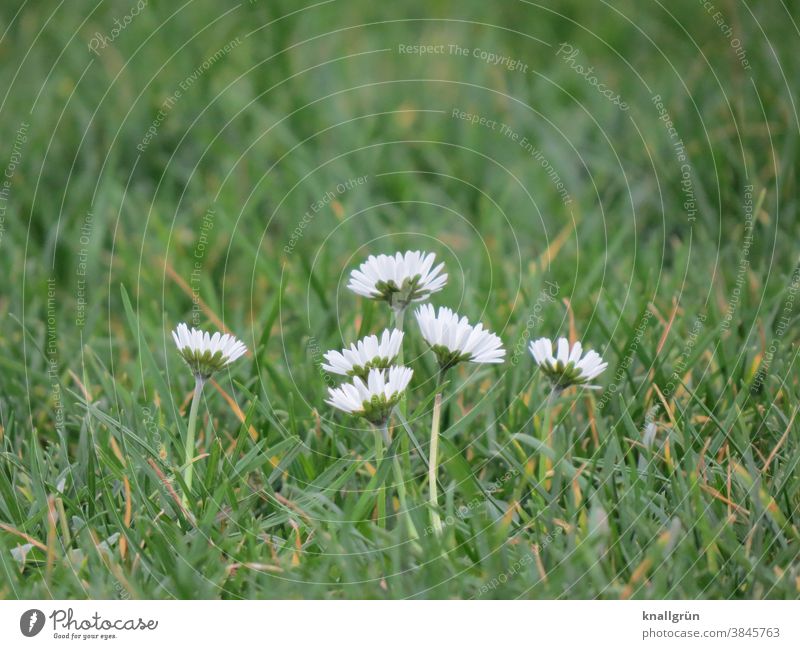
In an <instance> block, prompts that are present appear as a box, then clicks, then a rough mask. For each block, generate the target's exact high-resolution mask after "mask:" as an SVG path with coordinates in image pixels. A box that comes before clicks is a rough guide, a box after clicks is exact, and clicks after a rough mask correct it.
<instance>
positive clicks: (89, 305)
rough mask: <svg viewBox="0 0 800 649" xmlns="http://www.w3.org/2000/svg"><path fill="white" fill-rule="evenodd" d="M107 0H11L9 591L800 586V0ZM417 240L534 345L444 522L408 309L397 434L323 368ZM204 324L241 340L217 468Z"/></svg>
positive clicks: (3, 212) (695, 592)
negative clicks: (354, 279) (177, 332)
mask: <svg viewBox="0 0 800 649" xmlns="http://www.w3.org/2000/svg"><path fill="white" fill-rule="evenodd" d="M94 5H95V3H73V2H67V3H58V2H54V1H45V2H37V3H25V2H20V1H19V0H12V1H7V2H4V3H3V6H2V9H0V17H2V25H0V27H1V30H0V31H2V33H3V35H2V39H0V60H2V66H0V77H2V84H0V96H1V97H2V99H0V124H2V129H3V130H2V132H3V134H4V138H3V143H2V145H1V146H0V168H2V169H3V172H2V174H3V175H2V177H1V178H0V259H2V262H0V268H2V272H3V278H4V282H3V284H4V286H3V289H2V291H0V370H2V371H0V597H2V598H111V599H115V598H121V599H127V598H388V599H399V598H565V599H572V598H580V599H587V598H606V599H617V598H655V599H660V598H781V599H782V598H789V599H796V598H798V596H800V561H798V553H799V552H800V531H799V530H800V516H799V514H798V508H799V507H800V480H799V479H798V463H799V462H800V419H798V418H797V416H796V415H797V412H798V407H800V375H799V374H798V369H797V353H798V344H797V340H798V333H800V319H799V318H798V316H799V315H800V291H799V290H798V289H800V263H799V262H800V256H799V253H798V246H797V241H798V235H800V225H799V224H800V220H798V201H797V180H798V175H797V161H798V133H800V119H799V118H798V114H797V110H798V99H797V97H798V94H797V92H796V91H797V79H798V78H799V77H798V75H800V60H799V59H798V57H797V50H798V45H799V44H800V30H798V20H797V16H798V5H797V3H795V2H787V3H785V4H784V3H778V2H768V3H755V2H749V3H748V2H738V1H733V0H731V1H728V0H713V3H709V2H706V3H703V2H697V1H690V0H682V1H677V2H670V3H659V2H649V1H648V2H644V3H642V2H636V1H634V0H622V1H620V2H613V3H605V2H602V1H601V0H597V1H595V0H592V1H589V2H587V1H585V0H558V1H557V2H550V3H545V4H544V5H539V4H536V3H532V2H525V1H522V0H519V1H517V0H501V1H498V2H492V3H489V2H485V1H480V2H478V1H472V0H467V1H465V2H459V3H448V2H441V1H436V0H425V1H421V0H410V1H406V2H402V3H377V2H366V1H363V2H362V1H353V0H350V1H345V0H331V1H330V2H317V3H314V2H301V3H298V2H295V1H290V0H270V1H269V2H268V1H266V0H253V1H250V2H249V1H247V0H244V1H242V2H235V1H232V0H231V1H225V2H212V1H211V0H195V1H193V2H189V3H186V4H181V3H169V2H165V1H161V0H149V1H147V2H145V0H140V1H139V3H138V4H136V2H135V1H134V0H129V2H120V3H111V2H101V3H97V6H96V7H95V6H94ZM398 250H399V251H404V250H423V251H428V252H433V253H436V256H437V260H440V261H443V262H444V263H445V266H446V272H447V273H448V275H449V277H448V282H447V285H446V287H445V288H444V289H443V290H442V291H441V292H438V293H436V294H435V295H433V296H432V297H431V302H432V303H433V304H434V305H436V306H439V305H446V306H449V307H451V308H453V309H454V310H455V311H456V312H458V313H459V314H460V315H463V316H466V317H467V318H468V319H469V321H470V322H471V323H473V324H474V323H477V322H481V323H483V324H484V326H485V327H486V328H487V329H489V330H491V331H493V332H495V333H497V334H498V335H499V336H500V337H501V338H502V340H503V344H504V346H505V348H506V350H507V353H506V358H505V362H504V363H502V364H475V363H461V364H459V365H458V366H457V367H456V368H455V369H453V370H452V371H451V372H450V374H449V376H448V383H447V385H446V388H445V393H444V400H443V405H442V413H441V414H442V426H441V440H440V444H439V460H440V463H439V470H438V485H439V506H440V507H439V509H440V517H441V520H442V531H441V533H437V532H436V531H435V529H434V527H433V526H432V516H431V514H432V512H431V508H430V507H429V504H428V494H429V481H428V457H429V451H430V440H429V436H430V427H431V417H432V408H433V404H434V393H435V380H436V375H437V365H436V358H435V356H434V355H433V354H432V353H431V352H430V351H429V349H428V345H427V344H426V343H425V341H424V340H423V339H422V337H421V335H420V331H419V328H418V327H417V323H416V321H415V318H414V317H413V314H412V312H411V311H409V312H408V313H407V315H406V318H405V323H404V324H405V340H404V359H405V363H406V365H408V366H409V367H412V368H413V370H414V375H413V378H412V380H411V385H410V388H409V391H408V393H407V398H406V401H405V403H403V404H401V405H400V406H399V407H398V408H397V410H396V411H395V413H394V414H393V416H392V418H391V420H390V422H389V423H390V426H389V428H390V430H389V439H388V446H387V448H385V449H384V451H385V453H386V459H384V460H383V461H380V462H379V461H378V457H376V450H375V447H374V445H373V434H372V432H371V431H370V427H369V426H368V425H367V424H366V423H365V422H364V421H363V420H360V419H358V418H356V417H352V416H349V415H346V414H345V413H343V412H340V411H338V410H335V409H333V408H332V407H331V406H329V405H327V404H326V403H325V400H326V399H327V398H328V388H329V387H331V386H334V385H336V384H338V383H339V382H340V377H337V376H335V375H331V374H329V373H327V372H325V371H323V370H322V368H321V363H322V362H323V354H324V353H325V352H326V351H328V350H330V349H341V348H342V347H343V346H344V345H345V344H350V343H351V342H354V341H355V340H357V339H358V338H360V337H363V336H365V335H367V334H370V333H380V332H381V331H382V330H383V329H384V328H386V327H389V326H391V325H392V314H391V310H390V309H389V308H387V306H386V305H385V304H383V303H380V302H377V301H372V300H369V299H365V298H362V297H359V296H357V295H355V294H354V293H353V292H351V291H350V290H348V288H347V283H348V278H349V274H350V271H351V270H352V269H354V268H356V267H358V266H359V265H360V264H361V263H362V262H364V261H365V260H366V259H367V257H368V256H369V255H371V254H379V253H394V252H395V251H398ZM184 321H185V322H187V323H189V324H190V325H195V326H198V327H201V328H203V329H207V330H218V329H221V328H223V327H224V328H225V330H227V331H230V332H232V333H233V334H235V335H236V336H238V337H239V338H241V340H242V341H243V342H244V343H245V344H246V345H247V347H248V353H247V355H246V356H244V357H243V358H241V359H239V360H238V361H236V362H235V363H233V364H231V365H230V366H229V367H228V368H226V369H225V370H224V371H222V372H219V373H217V374H216V375H215V377H214V378H213V380H212V381H209V382H208V383H207V384H206V386H205V389H204V391H203V395H202V401H201V402H200V406H199V413H198V426H197V439H196V452H195V455H196V459H195V461H194V463H193V466H194V481H193V483H192V487H191V489H190V490H189V489H187V488H186V484H185V481H184V478H183V475H182V470H183V468H184V466H183V465H184V456H185V452H186V448H185V446H186V438H187V422H188V418H189V407H190V402H191V398H192V390H193V388H194V379H193V377H192V375H191V372H190V371H188V370H187V368H186V365H185V363H184V362H183V360H182V359H181V357H180V355H179V354H178V352H177V350H176V348H175V345H174V343H173V341H172V337H171V334H170V332H171V330H172V329H173V328H174V327H175V326H176V325H177V324H178V323H179V322H184ZM542 336H544V337H548V338H557V337H559V336H564V337H567V338H570V339H571V340H573V341H574V340H580V341H581V342H582V343H583V345H584V347H585V348H589V349H594V350H596V351H597V352H599V353H600V354H601V355H602V357H603V358H604V360H605V361H607V362H608V364H609V365H608V368H607V369H606V370H605V372H603V373H602V374H601V375H600V376H599V377H598V378H597V379H596V380H595V381H594V382H595V383H597V384H598V385H599V386H600V389H599V390H595V391H593V390H585V389H578V388H575V387H572V388H569V389H567V390H565V391H563V392H562V393H560V394H558V395H556V396H554V397H553V398H552V399H550V398H549V397H548V395H549V394H550V388H549V387H548V383H547V380H546V378H545V376H544V375H543V372H542V371H541V370H540V369H539V368H537V366H536V364H535V363H534V360H533V358H532V356H531V354H530V353H529V351H528V344H529V342H530V341H532V340H535V339H537V338H539V337H542ZM395 458H396V460H395ZM381 493H383V494H385V495H386V500H384V501H381V502H380V504H378V501H379V500H380V498H379V494H381ZM401 495H402V499H401ZM184 496H185V498H184ZM184 500H185V502H186V504H185V505H184V504H183V502H182V501H184ZM401 500H402V501H404V502H401Z"/></svg>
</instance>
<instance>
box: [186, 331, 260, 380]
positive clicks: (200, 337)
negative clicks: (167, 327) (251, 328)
mask: <svg viewBox="0 0 800 649" xmlns="http://www.w3.org/2000/svg"><path fill="white" fill-rule="evenodd" d="M172 338H173V339H174V340H175V345H176V346H177V348H178V352H179V353H180V355H181V356H182V357H183V360H185V361H186V364H187V365H188V366H189V368H190V369H191V370H192V373H193V374H194V375H195V376H196V377H198V378H200V379H204V380H205V379H207V378H208V377H210V376H211V375H212V374H214V372H218V371H219V370H221V369H223V368H224V367H226V366H227V365H230V364H231V363H233V361H235V360H236V359H237V358H239V357H240V356H241V355H242V354H244V353H245V352H246V351H247V347H245V345H244V343H243V342H242V341H240V340H238V339H237V338H236V337H235V336H232V335H231V334H223V333H220V332H216V333H215V334H214V335H213V336H212V335H210V334H209V333H208V332H207V331H201V330H200V329H195V328H194V327H192V328H191V329H189V327H188V326H186V323H183V322H182V323H181V324H179V325H178V326H177V327H176V328H175V330H174V331H173V332H172Z"/></svg>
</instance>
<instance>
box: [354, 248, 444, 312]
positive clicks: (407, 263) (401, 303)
mask: <svg viewBox="0 0 800 649" xmlns="http://www.w3.org/2000/svg"><path fill="white" fill-rule="evenodd" d="M435 259H436V255H435V254H434V253H424V252H420V251H418V250H417V251H411V250H409V251H407V252H406V253H399V252H397V253H395V255H394V257H392V256H391V255H378V256H377V257H376V256H375V255H370V256H369V258H367V261H365V262H364V263H363V264H361V266H360V267H359V268H358V269H356V270H353V271H352V272H351V273H350V283H349V284H348V285H347V288H349V289H350V290H351V291H353V292H354V293H357V294H358V295H363V296H364V297H368V298H370V299H373V300H386V301H387V302H388V303H389V305H390V306H391V307H392V308H393V309H396V310H402V309H405V308H406V307H407V306H408V305H409V304H410V303H411V302H420V301H422V300H426V299H428V297H429V296H430V295H431V294H432V293H436V292H437V291H441V290H442V288H444V285H445V284H446V283H447V273H442V270H443V269H444V263H441V264H439V265H438V266H436V267H435V268H434V267H433V262H434V260H435Z"/></svg>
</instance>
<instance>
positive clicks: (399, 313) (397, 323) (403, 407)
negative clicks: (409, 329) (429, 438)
mask: <svg viewBox="0 0 800 649" xmlns="http://www.w3.org/2000/svg"><path fill="white" fill-rule="evenodd" d="M392 311H393V313H394V328H395V329H398V330H400V331H403V322H404V320H405V317H406V310H405V308H397V309H392ZM397 364H398V365H403V345H402V344H401V345H400V351H399V352H398V353H397ZM399 408H400V412H401V413H402V415H403V418H404V419H405V418H406V415H407V414H408V404H407V402H406V395H405V394H403V396H402V397H401V399H400V404H399Z"/></svg>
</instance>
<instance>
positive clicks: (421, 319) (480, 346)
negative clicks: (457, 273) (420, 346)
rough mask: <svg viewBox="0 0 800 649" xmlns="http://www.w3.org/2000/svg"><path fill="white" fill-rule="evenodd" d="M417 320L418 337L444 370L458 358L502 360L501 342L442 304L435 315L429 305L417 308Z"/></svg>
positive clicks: (479, 326) (494, 361)
mask: <svg viewBox="0 0 800 649" xmlns="http://www.w3.org/2000/svg"><path fill="white" fill-rule="evenodd" d="M415 315H416V316H417V323H419V328H420V330H421V331H422V337H423V338H424V339H425V341H426V342H427V343H428V344H429V345H430V346H431V349H433V351H434V352H435V353H436V357H437V358H438V359H439V366H440V367H441V368H442V369H443V370H445V369H449V368H451V367H453V366H454V365H456V364H457V363H460V362H462V361H471V362H473V363H502V362H503V358H504V357H505V355H506V350H505V349H503V341H502V340H500V338H499V336H497V335H496V334H493V333H492V332H491V331H486V330H485V329H484V328H483V325H482V324H478V325H475V326H472V325H471V324H470V323H469V322H468V321H467V319H466V318H461V319H459V317H458V315H456V314H455V313H453V311H452V310H450V309H448V308H447V307H446V306H442V307H439V313H438V314H437V313H436V312H435V310H434V308H433V307H432V306H431V305H430V304H425V305H423V306H421V307H420V308H418V309H417V311H416V313H415Z"/></svg>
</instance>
